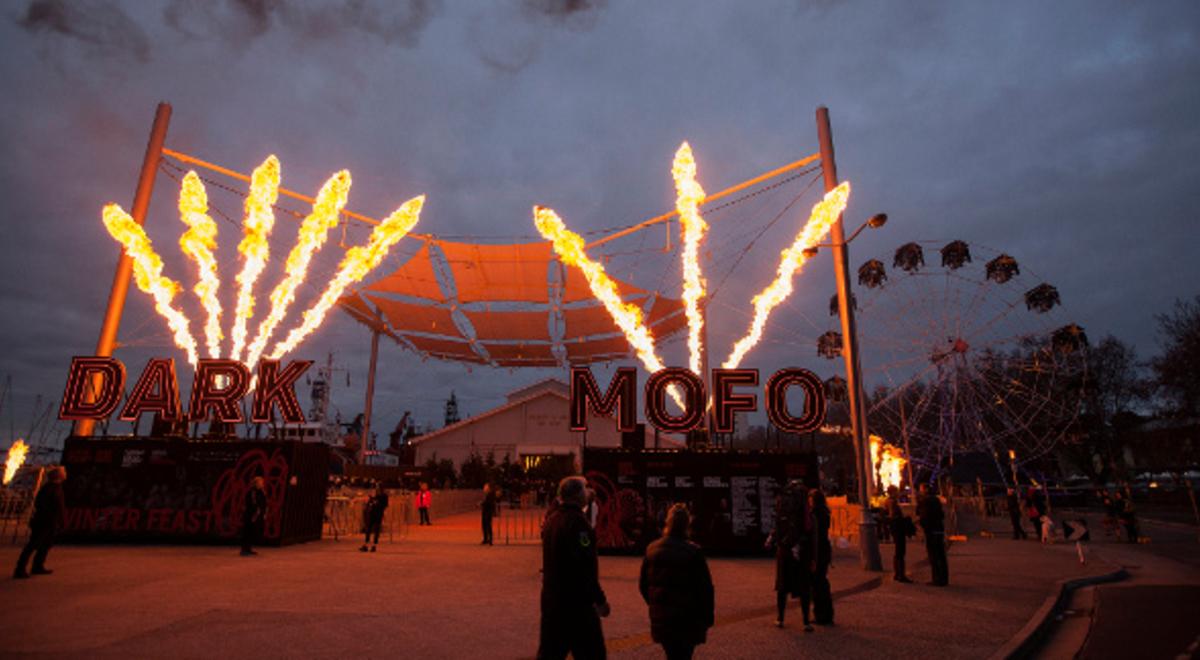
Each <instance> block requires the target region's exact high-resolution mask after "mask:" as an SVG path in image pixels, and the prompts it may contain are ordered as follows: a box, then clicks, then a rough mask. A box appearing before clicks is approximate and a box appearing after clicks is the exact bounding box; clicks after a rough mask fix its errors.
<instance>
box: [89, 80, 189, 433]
mask: <svg viewBox="0 0 1200 660" xmlns="http://www.w3.org/2000/svg"><path fill="white" fill-rule="evenodd" d="M170 123H171V106H170V105H168V104H166V103H159V104H158V110H157V111H156V112H155V113H154V126H153V128H151V129H150V142H149V144H147V145H146V156H145V157H144V158H143V159H142V173H141V176H140V177H138V185H137V192H136V193H134V196H133V209H132V211H131V213H130V216H132V217H133V220H134V222H136V223H138V224H139V225H144V224H145V223H146V211H147V210H148V209H149V208H150V193H151V192H153V190H154V179H155V175H157V174H158V162H159V160H161V159H162V151H163V144H164V143H165V142H166V141H167V125H168V124H170ZM132 274H133V260H132V259H130V258H129V255H127V254H125V250H121V257H120V258H119V259H118V260H117V273H116V275H115V276H113V283H112V291H111V293H109V294H108V309H107V310H106V311H105V312H104V325H102V326H101V327H100V339H99V340H98V341H97V342H96V356H97V357H109V356H111V355H112V352H113V348H115V347H116V345H117V330H119V329H120V327H121V313H122V312H124V311H125V296H126V294H128V293H129V278H130V276H131V275H132ZM95 389H96V388H92V389H91V390H89V391H88V392H86V393H85V394H84V396H85V398H86V399H88V400H91V398H92V397H93V396H94V395H95V392H94V390H95ZM95 427H96V420H94V419H81V420H78V421H77V422H75V432H74V433H75V435H79V436H89V435H91V434H92V429H94V428H95Z"/></svg>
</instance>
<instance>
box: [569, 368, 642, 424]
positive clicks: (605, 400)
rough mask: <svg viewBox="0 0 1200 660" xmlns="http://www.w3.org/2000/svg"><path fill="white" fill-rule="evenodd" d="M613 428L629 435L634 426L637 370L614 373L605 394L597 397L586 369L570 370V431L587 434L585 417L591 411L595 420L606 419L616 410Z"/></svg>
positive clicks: (595, 386) (591, 378)
mask: <svg viewBox="0 0 1200 660" xmlns="http://www.w3.org/2000/svg"><path fill="white" fill-rule="evenodd" d="M618 406H619V409H618V414H617V428H618V429H619V430H621V431H632V430H634V428H635V427H636V426H637V369H634V368H632V367H625V368H622V369H617V373H616V375H615V376H613V379H612V382H611V383H609V384H608V391H607V392H605V393H604V396H600V387H599V386H598V385H596V379H595V378H593V377H592V370H591V369H589V368H587V367H574V368H572V369H571V430H572V431H586V430H587V414H588V410H589V409H591V411H592V413H593V414H595V415H596V416H598V417H610V416H612V414H613V409H614V408H617V407H618Z"/></svg>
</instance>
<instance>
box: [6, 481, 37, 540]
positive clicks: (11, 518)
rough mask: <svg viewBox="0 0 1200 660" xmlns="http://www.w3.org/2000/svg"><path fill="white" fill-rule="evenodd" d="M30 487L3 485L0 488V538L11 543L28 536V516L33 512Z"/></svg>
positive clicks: (32, 492)
mask: <svg viewBox="0 0 1200 660" xmlns="http://www.w3.org/2000/svg"><path fill="white" fill-rule="evenodd" d="M33 494H34V491H33V489H32V488H12V487H7V486H6V487H5V488H4V489H3V490H0V539H4V538H9V537H10V535H11V541H12V543H13V545H16V543H17V542H18V541H24V540H25V539H26V537H28V536H29V525H28V522H29V516H30V514H31V513H32V512H33Z"/></svg>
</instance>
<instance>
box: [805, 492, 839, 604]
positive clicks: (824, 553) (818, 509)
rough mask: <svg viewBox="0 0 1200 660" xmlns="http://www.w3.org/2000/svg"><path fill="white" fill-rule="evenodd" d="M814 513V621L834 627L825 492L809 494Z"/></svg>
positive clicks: (830, 554) (827, 511)
mask: <svg viewBox="0 0 1200 660" xmlns="http://www.w3.org/2000/svg"><path fill="white" fill-rule="evenodd" d="M808 502H809V510H811V511H812V519H813V533H814V535H815V536H816V539H815V540H816V553H817V556H816V561H815V562H814V563H813V572H812V602H813V620H814V621H816V622H817V623H818V624H819V625H822V626H832V625H833V590H832V588H831V587H830V586H829V565H830V564H831V563H833V545H832V544H830V543H829V523H830V515H831V512H830V511H829V503H828V502H826V501H825V492H824V491H822V490H821V489H820V488H814V489H812V490H810V491H809V492H808Z"/></svg>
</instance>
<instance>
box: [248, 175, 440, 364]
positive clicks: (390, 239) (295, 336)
mask: <svg viewBox="0 0 1200 660" xmlns="http://www.w3.org/2000/svg"><path fill="white" fill-rule="evenodd" d="M424 204H425V196H424V195H421V196H419V197H414V198H413V199H410V200H408V201H407V202H405V203H404V205H403V206H401V207H400V208H398V209H396V211H395V212H393V213H392V214H391V215H390V216H388V218H387V219H386V220H384V221H383V222H382V223H380V224H379V226H377V227H375V229H374V231H372V232H371V238H370V239H369V240H368V241H367V245H365V246H359V247H353V248H350V249H349V250H348V251H347V252H346V257H345V258H344V259H342V263H341V265H340V266H339V269H338V273H337V275H335V276H334V278H333V280H332V281H331V282H330V283H329V286H328V288H326V289H325V292H324V293H322V294H321V298H320V299H319V300H317V302H316V304H315V305H313V306H312V308H310V309H309V310H308V311H306V312H304V321H303V323H301V325H300V326H299V327H297V328H295V329H294V330H292V332H291V333H290V334H289V335H288V336H287V339H285V340H283V341H281V342H279V343H278V344H276V345H275V348H274V350H272V351H271V359H276V358H279V357H282V356H283V355H284V354H285V353H287V352H288V351H290V350H292V349H293V348H295V347H296V345H297V344H299V343H300V342H301V341H303V340H304V338H305V337H307V336H308V335H309V333H311V332H312V331H313V330H314V329H316V327H317V326H319V325H321V321H322V320H323V319H324V318H325V312H327V311H329V308H330V307H332V306H333V305H334V303H336V302H337V301H338V298H339V297H341V295H342V291H344V290H345V289H346V287H347V286H349V285H350V284H352V283H354V282H357V281H358V280H360V279H362V278H363V276H365V275H366V274H367V273H369V272H370V271H371V269H373V268H375V266H378V265H379V262H380V261H382V260H383V258H384V257H385V256H387V252H388V249H389V248H391V247H392V246H393V245H395V244H396V242H397V241H399V240H400V239H402V238H404V237H405V236H406V235H407V234H408V232H409V230H411V229H412V228H413V226H414V225H416V224H417V220H419V219H420V218H421V208H422V207H423V206H424Z"/></svg>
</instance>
